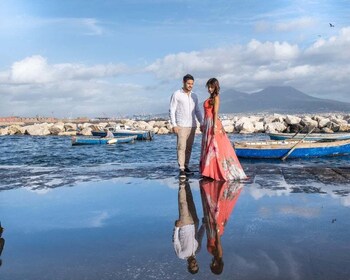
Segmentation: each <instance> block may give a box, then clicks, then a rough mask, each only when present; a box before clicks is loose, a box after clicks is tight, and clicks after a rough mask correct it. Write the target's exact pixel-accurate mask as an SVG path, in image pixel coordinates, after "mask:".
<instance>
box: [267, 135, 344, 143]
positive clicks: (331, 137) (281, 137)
mask: <svg viewBox="0 0 350 280" xmlns="http://www.w3.org/2000/svg"><path fill="white" fill-rule="evenodd" d="M268 135H269V137H270V139H271V140H287V139H292V138H293V139H295V140H298V139H303V138H304V137H305V138H304V140H306V141H319V140H325V141H337V140H348V139H350V133H334V134H326V133H311V134H309V135H307V134H305V133H299V134H297V135H295V133H269V134H268ZM293 136H294V137H293Z"/></svg>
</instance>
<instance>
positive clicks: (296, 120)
mask: <svg viewBox="0 0 350 280" xmlns="http://www.w3.org/2000/svg"><path fill="white" fill-rule="evenodd" d="M300 121H301V118H299V117H297V116H291V115H287V116H286V118H285V122H286V123H287V124H289V125H292V124H298V123H300Z"/></svg>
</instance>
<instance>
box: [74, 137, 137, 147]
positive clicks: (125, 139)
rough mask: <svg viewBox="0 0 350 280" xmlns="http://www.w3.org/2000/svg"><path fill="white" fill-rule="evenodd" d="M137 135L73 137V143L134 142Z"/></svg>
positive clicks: (76, 144)
mask: <svg viewBox="0 0 350 280" xmlns="http://www.w3.org/2000/svg"><path fill="white" fill-rule="evenodd" d="M135 138H136V136H129V137H120V138H100V137H72V145H73V146H80V145H107V144H121V143H132V142H133V141H134V140H135Z"/></svg>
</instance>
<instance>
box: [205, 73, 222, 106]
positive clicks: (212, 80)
mask: <svg viewBox="0 0 350 280" xmlns="http://www.w3.org/2000/svg"><path fill="white" fill-rule="evenodd" d="M205 86H206V87H207V88H208V87H209V86H212V87H213V88H214V91H213V93H211V94H210V99H211V100H210V104H211V105H214V98H215V96H218V95H219V93H220V84H219V81H218V80H217V79H216V78H210V79H209V80H208V81H207V83H206V85H205Z"/></svg>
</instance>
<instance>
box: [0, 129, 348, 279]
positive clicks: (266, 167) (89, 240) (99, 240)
mask: <svg viewBox="0 0 350 280" xmlns="http://www.w3.org/2000/svg"><path fill="white" fill-rule="evenodd" d="M229 137H230V140H231V141H237V140H239V141H242V140H249V139H266V137H267V136H266V135H265V134H248V135H239V134H230V135H229ZM0 142H1V145H0V150H1V153H0V162H1V166H0V178H1V180H0V182H1V183H0V190H1V192H0V200H1V203H0V213H1V224H2V227H3V228H4V232H3V234H2V237H3V238H4V239H5V246H4V249H3V252H2V254H1V261H2V265H1V266H0V275H1V279H5V280H7V279H11V280H14V279H213V278H214V277H215V276H214V275H213V274H212V273H211V271H210V268H209V264H210V260H211V255H210V254H209V253H208V251H207V248H206V237H205V236H204V238H203V241H202V246H201V247H202V248H201V250H200V252H199V253H198V254H197V260H198V263H199V266H200V271H199V272H198V274H196V275H192V274H189V273H188V271H187V269H186V262H185V261H184V260H182V259H179V258H178V257H177V256H176V254H175V252H174V248H173V244H172V233H173V228H174V222H175V220H176V219H177V218H178V189H179V180H178V177H177V176H178V171H177V165H176V164H177V163H176V150H175V144H176V137H175V136H174V135H157V136H156V137H155V138H154V140H153V141H146V142H140V141H138V142H135V143H134V144H124V145H115V146H110V145H106V146H98V147H96V146H89V147H72V146H71V143H70V138H67V137H59V136H52V137H40V136H36V137H35V136H3V137H0ZM199 145H200V136H197V137H196V139H195V145H194V149H193V155H192V165H191V167H193V169H194V170H198V159H199ZM5 150H6V152H5ZM241 163H242V165H243V167H244V169H245V171H246V173H247V175H248V177H249V178H248V180H246V181H244V182H243V183H242V191H241V193H240V195H239V198H238V200H237V203H236V205H235V207H234V210H233V211H232V213H231V215H230V218H229V220H228V222H227V225H226V227H225V232H224V234H223V236H222V246H223V252H224V253H223V259H224V263H225V267H224V271H223V273H222V274H221V275H220V277H219V278H220V279H348V275H349V274H350V268H349V266H348V264H349V262H350V257H349V254H348V250H349V244H350V242H349V241H350V237H349V236H350V234H349V233H350V221H349V219H348V216H349V213H350V200H349V190H350V188H349V187H350V169H349V163H350V158H349V157H331V158H314V159H308V160H296V159H290V160H289V159H288V160H286V161H285V162H281V161H279V160H260V161H257V160H242V161H241ZM199 181H200V176H199V174H198V172H196V173H195V174H194V175H192V176H190V177H189V178H188V183H189V185H190V188H191V190H192V194H193V198H194V203H195V206H196V209H197V213H198V217H199V218H200V219H201V218H202V217H203V209H202V201H201V195H200V187H199V185H200V183H199Z"/></svg>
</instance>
